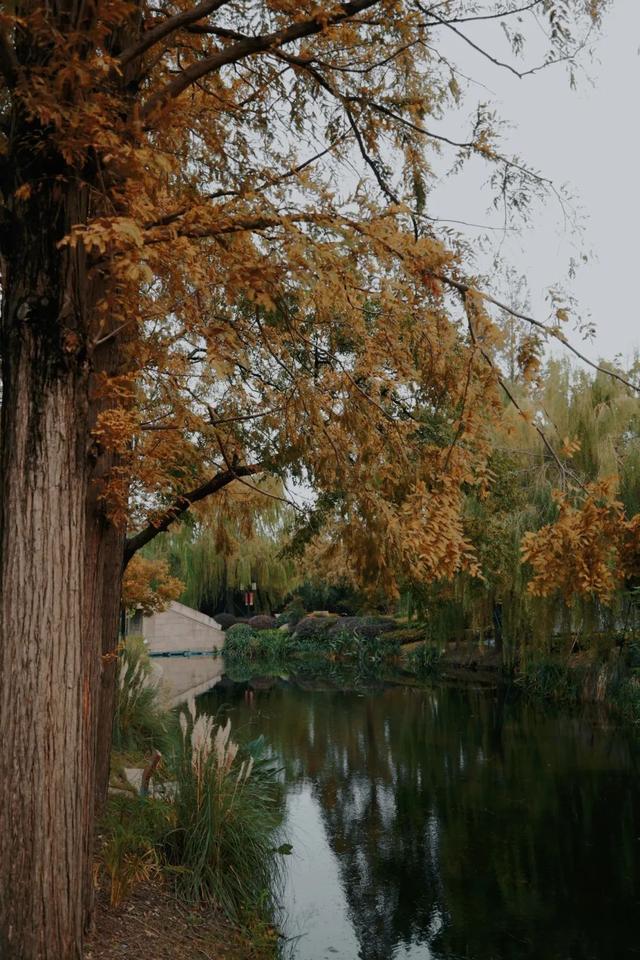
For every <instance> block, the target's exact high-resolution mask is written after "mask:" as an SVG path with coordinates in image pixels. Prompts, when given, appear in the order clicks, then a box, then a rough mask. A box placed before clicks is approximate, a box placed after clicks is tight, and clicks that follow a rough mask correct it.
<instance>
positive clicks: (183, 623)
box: [142, 603, 224, 654]
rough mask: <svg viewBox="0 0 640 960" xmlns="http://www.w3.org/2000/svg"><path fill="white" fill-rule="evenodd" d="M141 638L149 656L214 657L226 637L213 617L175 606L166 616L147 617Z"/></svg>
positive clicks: (166, 612)
mask: <svg viewBox="0 0 640 960" xmlns="http://www.w3.org/2000/svg"><path fill="white" fill-rule="evenodd" d="M142 635H143V637H144V638H145V640H146V641H147V643H148V645H149V653H152V654H153V653H186V652H188V651H189V652H192V653H211V652H212V651H213V650H214V649H216V650H221V649H222V646H223V644H224V633H223V631H222V630H221V629H220V627H219V626H218V624H217V623H216V621H215V620H214V619H213V618H212V617H207V616H206V615H205V614H204V613H199V612H198V611H197V610H192V609H191V607H185V606H184V604H182V603H172V604H171V606H170V607H169V608H168V609H167V610H165V611H164V613H154V614H153V616H152V617H145V618H144V620H143V623H142Z"/></svg>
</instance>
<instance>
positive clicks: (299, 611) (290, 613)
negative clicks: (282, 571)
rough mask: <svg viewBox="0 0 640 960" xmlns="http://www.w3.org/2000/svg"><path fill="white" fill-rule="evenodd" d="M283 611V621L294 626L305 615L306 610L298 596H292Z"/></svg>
mask: <svg viewBox="0 0 640 960" xmlns="http://www.w3.org/2000/svg"><path fill="white" fill-rule="evenodd" d="M283 613H284V620H285V623H288V624H289V625H290V626H291V627H295V626H296V625H297V624H298V623H299V622H300V620H302V618H303V617H305V616H306V615H307V610H306V607H305V605H304V603H303V602H302V600H301V599H300V597H294V598H293V599H292V600H290V601H289V603H288V604H287V605H286V607H285V608H284V611H283Z"/></svg>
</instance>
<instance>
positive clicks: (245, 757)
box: [100, 701, 287, 924]
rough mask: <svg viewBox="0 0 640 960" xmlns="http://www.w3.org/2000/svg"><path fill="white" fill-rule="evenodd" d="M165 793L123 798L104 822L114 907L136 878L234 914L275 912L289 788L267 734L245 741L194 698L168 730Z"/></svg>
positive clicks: (105, 865) (115, 800)
mask: <svg viewBox="0 0 640 960" xmlns="http://www.w3.org/2000/svg"><path fill="white" fill-rule="evenodd" d="M166 743H167V747H166V754H165V759H164V764H163V767H164V769H163V771H162V777H163V780H164V781H165V784H164V795H163V797H162V798H158V797H144V798H143V797H137V796H132V795H118V796H114V797H112V798H111V799H110V803H109V805H108V810H107V813H106V816H105V819H104V821H103V824H102V830H101V838H102V847H101V852H100V865H101V868H102V870H103V871H104V873H105V874H106V876H107V878H108V882H109V885H110V897H111V902H112V904H114V905H117V904H118V903H119V902H120V901H121V900H122V899H124V898H125V897H126V896H127V895H128V894H129V893H130V891H131V889H132V887H134V886H135V885H136V884H137V883H140V882H145V881H149V880H154V879H159V878H164V879H166V880H168V881H170V882H171V883H172V884H173V885H174V887H175V889H176V893H177V894H178V895H179V896H180V897H181V898H183V899H184V900H185V901H187V902H189V903H211V904H214V905H215V906H216V907H218V908H219V909H221V910H222V911H223V912H224V913H225V915H226V916H227V917H229V918H230V919H233V920H235V921H238V920H239V921H243V922H244V921H245V920H249V921H250V922H251V924H254V923H255V922H256V920H259V921H264V922H267V923H268V922H269V921H270V920H271V919H272V916H273V912H274V906H275V900H274V896H275V893H276V891H277V889H278V884H279V880H280V878H281V870H280V864H279V857H278V855H279V854H281V853H284V852H287V851H286V850H285V848H284V847H280V848H278V849H275V847H276V844H275V838H276V833H277V830H278V827H279V826H280V824H281V821H282V814H283V792H282V787H281V785H280V783H279V781H278V773H277V770H276V769H275V766H274V763H273V761H272V760H270V759H268V758H267V757H266V756H265V745H264V740H263V739H262V738H261V739H259V740H256V741H253V742H252V743H249V744H247V745H246V746H245V747H244V748H240V747H239V746H238V744H237V743H236V742H235V741H234V740H232V739H231V723H230V721H227V724H226V725H225V726H221V725H217V724H216V722H215V720H214V718H213V717H211V716H208V715H206V714H201V715H200V716H197V714H196V708H195V703H194V702H193V701H191V702H190V703H189V705H188V709H187V710H186V711H182V712H181V713H180V714H179V717H178V722H177V723H176V724H174V725H173V727H172V731H171V732H170V733H169V734H167V739H166Z"/></svg>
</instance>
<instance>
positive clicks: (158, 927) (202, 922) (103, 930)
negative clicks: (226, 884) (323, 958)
mask: <svg viewBox="0 0 640 960" xmlns="http://www.w3.org/2000/svg"><path fill="white" fill-rule="evenodd" d="M95 919H96V925H95V932H94V933H93V934H92V935H91V937H90V938H89V939H88V941H87V943H86V947H85V960H127V958H131V960H134V958H135V960H267V958H270V957H273V956H274V955H275V940H276V935H275V933H274V932H273V931H271V930H264V932H263V933H262V935H261V936H260V938H259V939H260V941H261V942H260V943H259V944H256V943H255V942H250V941H249V940H248V939H247V938H246V937H245V936H243V934H241V933H240V932H239V931H238V930H235V929H234V928H233V927H231V926H230V925H229V924H228V923H227V922H226V921H225V920H224V919H223V918H221V917H220V916H219V915H217V914H216V913H215V911H212V910H211V909H210V908H207V909H204V908H202V909H201V908H198V909H194V908H191V907H186V906H185V905H184V904H181V903H179V902H178V901H176V900H175V899H174V898H173V897H172V896H171V895H170V893H169V892H168V891H166V890H165V889H163V888H162V887H157V886H148V887H145V886H141V887H138V888H137V890H136V891H135V892H133V893H132V894H131V895H130V896H129V897H128V899H127V900H126V901H125V902H124V903H122V904H121V905H120V906H119V907H117V908H112V907H110V906H109V902H108V898H107V897H106V896H105V894H104V892H103V891H99V892H98V896H97V901H96V918H95Z"/></svg>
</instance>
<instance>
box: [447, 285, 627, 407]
mask: <svg viewBox="0 0 640 960" xmlns="http://www.w3.org/2000/svg"><path fill="white" fill-rule="evenodd" d="M432 276H433V277H434V279H435V280H439V281H440V282H441V283H443V284H445V286H447V287H452V288H453V289H454V290H457V291H458V292H459V293H462V294H465V295H466V294H467V293H475V294H477V295H478V296H479V297H481V298H482V299H483V300H485V301H486V302H487V303H492V304H493V305H494V307H498V308H499V309H500V310H504V311H505V312H506V313H508V314H509V315H510V316H512V317H514V318H515V319H516V320H522V321H524V323H528V324H530V325H531V326H532V327H537V328H538V330H542V331H543V332H544V333H545V334H546V335H547V336H549V337H553V338H554V340H558V341H559V342H560V343H561V344H563V345H564V346H565V347H566V348H567V350H570V351H571V353H573V354H574V356H576V357H578V359H580V360H582V362H583V363H586V364H587V365H588V366H589V367H591V368H592V369H593V370H597V371H598V372H599V373H604V374H606V376H608V377H612V378H613V379H614V380H618V381H619V382H620V383H623V384H624V385H625V387H629V389H630V390H633V391H634V392H635V393H640V386H639V385H638V384H635V383H631V381H630V380H627V379H626V378H625V377H623V376H622V374H620V373H617V372H616V371H615V370H610V369H608V368H607V367H602V366H600V364H598V363H595V361H594V360H590V359H589V357H587V356H585V354H584V353H581V352H580V350H578V349H577V347H574V346H573V344H572V343H571V341H570V340H568V339H567V337H565V335H564V334H563V333H562V331H561V330H556V329H554V328H553V327H550V326H549V325H548V324H546V323H543V322H542V321H541V320H536V319H535V317H529V316H527V314H525V313H519V312H518V311H517V310H514V309H513V307H510V306H509V305H508V304H507V303H502V302H501V301H500V300H496V298H495V297H492V296H491V294H490V293H485V292H484V291H482V290H475V289H474V288H473V287H471V286H469V284H467V283H462V282H461V281H459V280H454V279H453V277H447V276H445V275H444V274H440V273H433V274H432Z"/></svg>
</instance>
